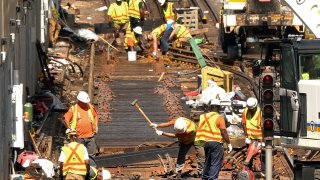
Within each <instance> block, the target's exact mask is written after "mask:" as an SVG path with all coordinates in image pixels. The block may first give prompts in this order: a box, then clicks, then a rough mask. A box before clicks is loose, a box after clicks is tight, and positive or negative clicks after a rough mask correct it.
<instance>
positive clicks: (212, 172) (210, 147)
mask: <svg viewBox="0 0 320 180" xmlns="http://www.w3.org/2000/svg"><path fill="white" fill-rule="evenodd" d="M204 152H205V156H206V160H205V167H204V170H203V176H202V179H203V180H215V179H218V176H219V171H220V168H221V166H222V160H223V153H224V150H223V144H222V143H219V142H214V141H209V142H207V143H206V144H205V146H204Z"/></svg>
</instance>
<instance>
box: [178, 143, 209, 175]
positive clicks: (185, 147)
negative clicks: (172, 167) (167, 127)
mask: <svg viewBox="0 0 320 180" xmlns="http://www.w3.org/2000/svg"><path fill="white" fill-rule="evenodd" d="M192 146H194V148H195V150H196V158H197V161H198V171H199V173H202V169H203V167H204V150H203V147H201V146H195V145H193V144H182V143H180V144H179V154H178V158H177V168H176V171H177V172H178V171H181V170H182V168H183V167H184V163H185V160H186V155H187V153H188V152H189V150H190V148H191V147H192Z"/></svg>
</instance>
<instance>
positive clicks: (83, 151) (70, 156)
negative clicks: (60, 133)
mask: <svg viewBox="0 0 320 180" xmlns="http://www.w3.org/2000/svg"><path fill="white" fill-rule="evenodd" d="M66 135H67V139H68V140H69V141H70V143H68V144H66V145H64V146H63V147H62V148H61V153H60V156H59V160H58V161H59V162H60V175H62V176H63V177H64V179H70V180H71V179H77V180H84V179H85V176H86V175H87V173H89V171H90V164H89V155H88V151H87V148H86V147H85V146H84V145H83V144H80V143H77V142H76V141H75V140H76V138H77V131H76V130H75V129H67V130H66Z"/></svg>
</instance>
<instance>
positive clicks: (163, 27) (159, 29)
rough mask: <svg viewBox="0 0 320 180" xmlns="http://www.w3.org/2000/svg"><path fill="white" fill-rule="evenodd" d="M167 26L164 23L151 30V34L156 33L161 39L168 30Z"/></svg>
mask: <svg viewBox="0 0 320 180" xmlns="http://www.w3.org/2000/svg"><path fill="white" fill-rule="evenodd" d="M166 27H167V24H162V25H161V26H159V27H157V28H155V29H154V30H153V31H152V32H151V36H153V35H154V34H156V36H157V39H160V37H162V35H163V33H164V32H165V31H166Z"/></svg>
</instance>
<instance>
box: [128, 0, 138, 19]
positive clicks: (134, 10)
mask: <svg viewBox="0 0 320 180" xmlns="http://www.w3.org/2000/svg"><path fill="white" fill-rule="evenodd" d="M136 2H138V1H136V0H132V3H131V4H129V10H128V14H129V16H131V17H134V18H140V11H139V3H140V2H138V4H137V7H136V6H135V5H136V4H135V3H136Z"/></svg>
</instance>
